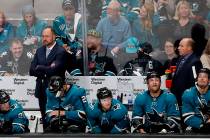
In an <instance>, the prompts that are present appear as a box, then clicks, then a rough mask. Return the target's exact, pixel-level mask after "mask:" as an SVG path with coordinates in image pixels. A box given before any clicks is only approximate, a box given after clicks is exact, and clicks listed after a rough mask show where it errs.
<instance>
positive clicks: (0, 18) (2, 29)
mask: <svg viewBox="0 0 210 140" xmlns="http://www.w3.org/2000/svg"><path fill="white" fill-rule="evenodd" d="M13 37H14V28H13V26H12V24H11V23H9V22H7V21H6V17H5V15H4V12H3V11H0V55H1V53H3V52H5V51H8V49H9V41H10V40H11V39H12V38H13Z"/></svg>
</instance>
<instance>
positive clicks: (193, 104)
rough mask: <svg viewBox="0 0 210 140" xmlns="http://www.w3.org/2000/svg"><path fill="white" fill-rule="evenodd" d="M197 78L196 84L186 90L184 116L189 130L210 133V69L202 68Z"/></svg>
mask: <svg viewBox="0 0 210 140" xmlns="http://www.w3.org/2000/svg"><path fill="white" fill-rule="evenodd" d="M196 80H197V83H196V86H193V87H191V88H189V89H187V90H185V92H184V94H183V96H182V117H183V119H184V123H185V124H186V125H187V126H188V127H187V130H189V131H192V132H197V133H210V132H209V129H210V89H209V82H210V71H209V70H208V69H207V68H202V69H200V71H199V72H198V74H197V79H196ZM190 128H191V129H190Z"/></svg>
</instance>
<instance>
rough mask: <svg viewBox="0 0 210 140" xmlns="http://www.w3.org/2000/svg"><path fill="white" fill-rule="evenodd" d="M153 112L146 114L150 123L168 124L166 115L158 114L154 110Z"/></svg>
mask: <svg viewBox="0 0 210 140" xmlns="http://www.w3.org/2000/svg"><path fill="white" fill-rule="evenodd" d="M152 110H153V111H152V112H147V113H146V119H147V120H148V121H150V122H156V123H165V122H166V116H165V115H164V113H158V112H157V111H156V110H155V109H154V108H153V109H152Z"/></svg>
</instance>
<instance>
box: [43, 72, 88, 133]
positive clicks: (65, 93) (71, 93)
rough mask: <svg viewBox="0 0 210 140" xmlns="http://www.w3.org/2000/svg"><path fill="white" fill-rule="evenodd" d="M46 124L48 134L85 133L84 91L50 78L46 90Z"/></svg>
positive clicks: (58, 79) (55, 78) (53, 77)
mask: <svg viewBox="0 0 210 140" xmlns="http://www.w3.org/2000/svg"><path fill="white" fill-rule="evenodd" d="M46 94H47V105H46V122H47V124H48V128H47V130H46V131H50V132H75V133H77V132H85V128H86V113H85V105H87V100H86V92H85V89H83V88H79V87H78V86H76V85H70V84H66V83H65V82H64V80H63V79H62V78H61V77H59V76H52V77H51V78H50V81H49V85H48V88H47V89H46Z"/></svg>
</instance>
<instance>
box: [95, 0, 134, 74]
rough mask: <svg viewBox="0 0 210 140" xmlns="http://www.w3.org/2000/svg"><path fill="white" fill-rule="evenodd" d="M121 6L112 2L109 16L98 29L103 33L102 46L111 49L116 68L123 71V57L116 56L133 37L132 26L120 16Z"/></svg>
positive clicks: (101, 22)
mask: <svg viewBox="0 0 210 140" xmlns="http://www.w3.org/2000/svg"><path fill="white" fill-rule="evenodd" d="M120 8H121V5H120V3H119V2H118V1H116V0H112V1H111V2H110V3H109V5H108V8H107V13H108V16H107V17H104V18H103V19H101V20H100V21H99V23H98V25H97V27H96V30H97V31H98V32H101V33H102V45H103V47H105V48H109V49H110V50H111V53H110V52H108V56H110V57H112V58H113V61H114V64H115V66H116V68H117V69H118V71H119V69H121V67H123V66H122V65H121V61H122V60H121V59H122V58H121V56H119V55H118V56H117V55H116V54H117V53H118V51H119V48H120V47H121V46H122V44H123V43H124V42H125V41H126V40H127V39H128V38H129V37H130V36H131V29H130V24H129V22H128V21H127V19H125V18H124V17H123V16H121V15H120Z"/></svg>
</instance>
